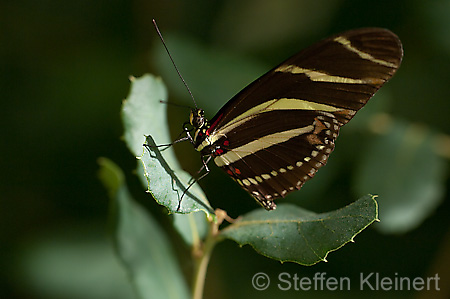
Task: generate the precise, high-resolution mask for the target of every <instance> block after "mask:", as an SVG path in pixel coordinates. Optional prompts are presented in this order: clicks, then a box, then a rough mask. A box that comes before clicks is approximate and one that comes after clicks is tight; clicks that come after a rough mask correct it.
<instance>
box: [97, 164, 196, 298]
mask: <svg viewBox="0 0 450 299" xmlns="http://www.w3.org/2000/svg"><path fill="white" fill-rule="evenodd" d="M99 163H100V166H101V168H100V178H101V179H102V181H103V183H104V184H105V186H106V188H107V189H108V190H115V192H114V193H113V192H110V196H111V206H112V213H111V218H112V219H111V220H112V222H113V224H114V231H113V233H114V234H113V237H114V244H115V248H116V251H117V254H118V255H119V257H120V259H121V260H122V262H123V264H124V266H125V268H126V269H127V270H128V273H129V277H130V280H131V281H132V284H133V285H134V288H135V290H136V293H137V294H138V297H139V298H189V292H188V288H187V286H186V283H185V281H184V279H183V276H182V273H181V270H180V268H179V266H178V264H177V262H176V257H175V254H174V253H173V250H172V247H171V246H170V243H169V242H168V240H167V238H166V236H165V233H164V231H163V230H162V229H161V228H160V227H159V225H158V224H157V223H156V222H155V220H153V219H152V217H151V216H150V215H149V214H148V213H147V212H146V211H145V210H144V209H143V208H142V207H141V206H140V205H139V204H138V203H136V202H135V201H134V200H133V198H132V197H131V195H130V193H129V191H128V189H127V187H126V185H125V181H124V179H123V178H124V176H123V174H122V172H121V171H120V168H119V167H117V166H116V165H115V164H114V163H113V162H112V161H110V160H107V159H104V158H103V159H101V160H99ZM113 177H116V178H115V179H111V178H113ZM105 178H109V179H106V180H105ZM113 184H114V185H113Z"/></svg>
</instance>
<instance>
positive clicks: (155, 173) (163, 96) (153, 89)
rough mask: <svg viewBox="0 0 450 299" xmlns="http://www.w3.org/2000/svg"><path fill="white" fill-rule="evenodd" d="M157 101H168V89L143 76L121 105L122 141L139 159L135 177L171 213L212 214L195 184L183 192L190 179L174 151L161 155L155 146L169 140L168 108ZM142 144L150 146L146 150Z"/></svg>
mask: <svg viewBox="0 0 450 299" xmlns="http://www.w3.org/2000/svg"><path fill="white" fill-rule="evenodd" d="M160 101H167V90H166V88H165V86H164V84H163V83H162V80H161V79H160V78H156V77H154V76H151V75H144V76H142V77H141V78H133V79H132V85H131V91H130V94H129V95H128V97H127V99H126V100H125V101H124V103H123V107H122V119H123V123H124V128H125V132H124V139H125V142H126V143H127V145H128V147H129V148H130V150H131V152H132V153H133V154H134V155H135V156H136V157H137V158H138V159H140V163H139V165H138V175H139V177H140V178H141V180H142V182H143V183H144V185H145V186H146V187H147V188H148V192H149V193H151V194H152V195H153V197H154V198H155V200H156V201H157V202H158V203H159V204H161V205H164V206H165V207H167V209H168V210H169V211H170V212H171V213H191V212H196V211H199V210H202V211H204V212H205V213H206V214H213V212H212V211H213V210H212V208H211V207H210V205H209V203H208V201H207V199H206V197H205V195H204V193H203V191H202V190H201V188H200V187H199V186H198V184H194V185H193V186H192V187H191V188H190V189H189V190H188V191H187V192H186V188H187V186H188V182H189V180H190V179H191V176H190V175H189V174H188V173H186V172H185V171H183V170H182V169H181V167H180V165H179V164H178V161H177V159H176V157H175V153H174V151H173V149H172V148H171V147H169V148H167V149H166V150H164V151H163V152H160V151H159V150H158V147H157V146H156V145H157V144H169V143H171V141H172V140H171V138H170V132H169V128H168V122H167V111H166V110H167V105H165V104H161V102H160ZM145 136H147V137H145ZM154 140H155V141H154ZM144 143H146V144H148V145H149V146H150V147H148V148H147V149H145V148H144V147H143V144H144ZM183 194H184V195H183Z"/></svg>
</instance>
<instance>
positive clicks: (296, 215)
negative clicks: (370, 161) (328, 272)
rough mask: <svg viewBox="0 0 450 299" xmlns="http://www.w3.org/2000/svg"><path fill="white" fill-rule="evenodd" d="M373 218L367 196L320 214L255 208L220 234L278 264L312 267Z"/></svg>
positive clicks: (283, 207)
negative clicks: (286, 262)
mask: <svg viewBox="0 0 450 299" xmlns="http://www.w3.org/2000/svg"><path fill="white" fill-rule="evenodd" d="M377 217H378V205H377V202H376V201H375V199H374V196H371V195H366V196H364V197H362V198H360V199H359V200H358V201H356V202H354V203H352V204H350V205H348V206H346V207H344V208H342V209H339V210H336V211H333V212H329V213H323V214H316V213H313V212H310V211H307V210H305V209H302V208H300V207H297V206H294V205H290V204H280V205H279V206H278V207H277V209H276V210H275V211H271V212H269V213H268V212H267V211H265V210H262V209H259V210H256V211H253V212H250V213H248V214H246V215H244V216H243V217H242V218H241V219H240V220H239V221H237V222H235V223H233V224H231V225H230V226H228V227H227V228H225V229H223V230H222V232H221V235H222V236H223V237H225V238H229V239H232V240H234V241H236V242H237V243H239V244H240V245H245V244H250V245H251V246H252V247H253V248H254V249H255V250H256V251H257V252H259V253H261V254H262V255H265V256H267V257H270V258H273V259H276V260H279V261H282V262H285V261H289V262H295V263H298V264H302V265H313V264H316V263H318V262H320V261H326V257H327V255H328V253H329V252H331V251H334V250H337V249H338V248H340V247H342V246H343V245H345V244H346V243H348V242H351V241H353V238H354V237H355V236H356V235H357V234H358V233H360V232H361V231H362V230H363V229H365V228H366V227H367V226H369V225H370V224H371V223H373V222H374V221H375V220H377Z"/></svg>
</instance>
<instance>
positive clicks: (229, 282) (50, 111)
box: [0, 0, 450, 298]
mask: <svg viewBox="0 0 450 299" xmlns="http://www.w3.org/2000/svg"><path fill="white" fill-rule="evenodd" d="M310 2H311V1H293V0H286V1H269V0H266V1H263V0H259V1H258V0H251V1H245V2H244V1H237V0H230V1H206V0H203V1H187V0H174V1H143V0H141V1H140V0H137V1H133V2H130V1H104V0H103V1H102V0H100V1H94V2H92V1H87V0H81V1H75V2H60V1H54V0H53V1H52V0H47V1H29V0H28V1H27V0H22V1H15V2H13V1H4V2H2V3H1V4H0V20H2V22H1V23H2V26H0V44H1V45H2V46H1V47H0V65H1V67H0V71H1V78H2V80H0V90H1V91H2V96H3V99H4V103H5V105H4V107H3V109H2V112H3V113H2V117H1V118H0V119H1V120H0V121H1V122H2V127H3V128H4V134H3V140H4V146H2V147H1V149H0V151H1V156H2V159H1V162H0V163H1V170H2V171H1V182H2V183H1V185H0V186H1V191H2V192H1V194H2V200H1V208H0V221H1V226H0V269H1V270H0V283H1V285H0V292H1V293H0V297H2V298H114V297H113V296H114V295H115V296H116V297H115V298H128V297H127V296H130V295H131V286H130V285H129V284H127V281H126V279H125V277H124V276H125V275H124V273H123V270H122V269H121V268H120V267H118V266H117V261H116V260H115V259H113V258H112V252H111V248H112V242H110V241H108V240H107V238H106V230H107V229H106V214H107V211H108V208H107V206H108V199H107V192H105V190H104V189H103V188H102V186H101V184H100V183H99V181H98V179H97V177H96V175H97V168H98V166H97V164H96V160H97V158H98V157H100V156H108V157H109V158H111V159H113V160H114V161H117V162H118V164H119V166H120V167H121V168H122V169H126V171H125V176H126V178H127V181H128V182H129V185H130V186H129V189H130V190H131V192H132V193H133V196H134V197H135V198H136V199H137V200H138V201H139V202H140V203H141V204H143V205H144V206H146V208H147V209H148V210H149V211H150V212H151V213H152V214H153V215H154V216H155V218H156V219H157V220H158V221H159V223H160V224H161V226H162V227H163V230H165V231H167V232H169V235H171V236H173V239H172V240H171V241H172V242H174V244H175V246H174V248H175V251H176V254H177V255H179V257H181V258H180V260H181V261H183V257H186V256H188V255H189V250H188V248H186V247H185V245H182V244H183V243H182V241H181V240H180V239H179V238H178V236H177V235H176V234H173V231H171V229H170V228H168V227H170V226H169V225H167V224H168V223H170V221H171V219H168V218H167V217H166V216H165V215H164V213H161V211H162V209H161V207H159V206H158V205H157V204H156V203H155V202H154V201H153V200H152V199H151V198H150V197H149V196H148V195H147V194H145V193H144V192H143V189H142V187H141V183H140V182H139V180H138V179H137V178H136V177H135V175H133V170H134V169H135V166H136V161H135V159H134V158H133V157H132V156H131V155H130V154H129V151H128V150H127V148H126V146H125V145H124V143H123V142H122V141H121V140H120V138H119V137H120V136H121V135H122V132H123V129H122V127H121V122H120V114H119V111H120V106H121V102H122V99H123V98H124V97H125V96H126V95H127V93H128V90H129V80H128V77H129V75H136V76H138V75H141V74H143V73H147V72H152V73H155V74H157V75H161V76H162V78H163V80H164V81H165V82H166V83H167V84H168V86H169V99H170V101H173V102H177V103H183V102H184V103H189V104H190V105H192V104H191V102H189V101H190V99H189V97H188V94H187V93H186V92H184V91H183V85H182V83H181V82H180V81H179V79H178V78H176V73H175V71H174V70H173V68H172V66H171V65H170V62H169V61H168V58H167V56H165V57H164V56H162V55H161V56H158V54H157V53H158V51H159V50H158V49H159V48H160V47H161V45H160V41H159V40H158V39H157V37H156V34H155V32H154V29H153V27H152V25H151V19H152V18H156V19H157V20H158V23H159V26H160V28H161V30H162V31H163V34H164V36H167V41H168V46H169V48H170V50H171V51H172V53H173V56H174V58H175V60H176V61H177V64H178V65H179V68H180V70H181V72H182V73H183V75H184V77H185V79H186V81H187V82H188V84H189V85H190V87H191V89H192V90H193V92H194V95H195V96H196V97H197V99H198V102H199V104H202V107H203V108H205V110H207V114H208V116H209V117H211V116H212V115H213V114H214V113H215V111H217V109H218V108H219V107H220V106H221V105H222V104H223V103H225V102H226V101H227V100H228V99H229V98H230V97H231V96H233V95H234V93H236V92H237V91H239V90H240V89H241V88H242V87H244V86H245V85H246V84H248V83H249V82H251V81H252V80H253V79H255V78H256V77H257V76H259V75H260V74H261V73H263V72H264V71H265V70H268V69H269V68H270V67H271V66H273V65H275V64H277V63H279V62H280V61H281V60H282V59H284V58H286V57H287V56H289V55H291V54H293V53H295V52H297V51H298V50H300V49H302V48H304V47H306V46H307V45H308V44H310V43H312V42H314V41H317V40H319V39H320V38H323V37H326V36H328V35H330V34H333V33H337V32H339V31H342V30H345V29H350V28H357V27H366V26H379V27H385V28H389V29H391V30H392V31H393V32H395V33H397V34H398V35H399V37H400V38H401V40H402V42H403V45H404V49H405V57H404V60H403V64H402V66H401V68H400V70H399V71H398V73H397V74H396V76H395V77H394V78H393V79H392V81H391V82H389V83H388V84H387V85H386V86H385V87H384V88H383V90H382V91H381V92H380V94H379V95H377V96H376V97H375V98H374V99H372V100H371V101H370V103H369V104H368V106H367V107H366V108H365V109H364V111H361V113H364V114H366V112H368V111H370V110H372V109H378V104H375V103H376V102H377V101H380V102H382V103H383V105H382V106H383V108H382V109H383V110H382V111H384V112H385V113H389V115H390V116H391V117H393V118H394V119H395V120H402V121H406V122H407V123H409V124H413V125H419V126H423V127H425V128H426V131H427V132H433V133H432V135H434V134H437V135H439V136H444V138H441V140H442V142H435V143H434V142H433V144H435V148H436V147H438V149H437V150H438V152H439V153H440V157H439V159H440V160H439V161H438V162H432V163H437V164H440V165H442V166H440V167H442V168H448V157H449V154H448V153H449V150H448V148H449V145H448V143H449V142H448V141H446V140H448V137H446V138H445V136H448V134H450V125H449V124H450V120H449V119H450V118H449V117H448V113H449V111H450V101H449V100H448V99H449V97H450V89H449V86H448V70H449V69H450V35H448V34H447V32H448V30H449V29H450V21H449V20H448V15H449V14H450V4H449V1H447V0H432V1H419V0H413V1H406V0H400V1H387V0H382V1H358V0H340V1H337V0H335V1H318V2H317V4H311V3H310ZM314 3H316V2H314ZM172 36H173V37H177V36H178V37H181V38H182V39H184V40H185V42H184V43H181V44H177V43H174V44H171V42H170V41H169V40H170V39H171V37H172ZM175 40H180V38H178V39H175ZM192 49H194V50H192ZM196 49H200V50H201V51H205V52H200V55H199V60H196V61H191V63H192V64H191V65H188V64H187V63H188V61H185V59H183V52H184V51H197V50H196ZM149 53H152V55H149ZM198 53H199V52H197V55H198ZM205 53H212V54H211V55H214V56H216V55H220V56H221V57H223V58H222V59H223V60H224V63H223V64H225V65H227V66H226V67H223V64H222V66H221V67H217V66H216V65H215V64H213V63H210V62H209V61H210V57H211V56H209V55H206V54H205ZM201 56H203V62H202V61H201V60H202V59H201V58H202V57H201ZM149 57H150V58H149ZM253 66H254V67H253ZM233 70H237V72H236V71H235V72H233ZM191 81H192V84H191V83H190V82H191ZM202 97H203V99H201V98H202ZM375 107H377V108H375ZM168 110H169V120H170V125H171V133H172V138H175V137H176V136H177V135H178V134H179V132H180V131H181V124H182V123H183V122H184V121H185V120H186V119H187V117H188V112H187V111H186V110H183V109H180V108H175V107H168ZM361 113H360V114H361ZM368 114H370V113H368ZM357 117H361V116H360V115H358V116H357ZM353 123H354V124H353ZM357 123H359V120H358V121H357V119H355V120H354V121H353V122H352V123H350V124H349V125H348V126H346V127H345V128H344V129H343V131H342V134H341V136H340V137H339V140H338V141H337V148H336V151H335V152H334V153H333V154H332V156H331V158H330V162H329V164H328V165H327V167H325V168H324V169H321V170H320V171H319V173H318V175H317V177H316V178H315V179H314V180H312V181H311V182H309V183H308V184H307V185H306V186H305V188H304V189H303V190H302V191H300V192H296V193H295V195H294V194H293V196H290V197H289V198H288V199H286V200H285V201H286V202H292V203H295V204H297V205H301V206H302V207H304V208H307V209H309V210H313V211H316V212H318V213H320V212H326V211H330V210H334V209H336V208H338V207H342V206H344V205H346V204H348V203H349V202H347V201H346V200H347V199H348V198H357V197H358V196H356V195H355V193H358V194H357V195H361V194H359V192H361V191H364V193H367V192H373V193H377V192H381V190H380V191H377V190H360V189H359V186H354V185H353V183H354V182H357V181H358V177H355V176H358V175H359V174H358V172H355V170H358V171H360V172H363V171H364V167H367V166H364V165H363V164H361V165H359V163H360V162H359V161H360V160H357V161H355V158H354V156H355V153H357V154H358V157H361V156H364V153H365V152H366V151H367V152H370V151H371V150H372V151H373V150H374V148H375V147H374V148H371V149H370V148H369V147H370V146H371V145H372V144H373V142H375V141H374V140H375V139H376V138H382V135H376V134H367V133H363V132H366V130H363V131H361V130H358V128H359V127H358V125H357ZM346 131H349V134H347V133H346ZM350 131H352V132H351V133H350ZM353 131H355V132H353ZM442 134H444V135H442ZM445 134H447V135H445ZM374 138H375V139H374ZM436 144H438V145H436ZM175 150H176V153H177V155H178V158H179V160H180V161H181V162H182V166H183V168H185V169H187V170H188V171H190V172H191V173H195V172H196V171H197V170H198V169H199V165H200V160H199V157H198V153H196V152H195V151H193V150H192V148H191V147H190V145H189V144H180V145H179V146H178V147H176V148H175ZM421 155H423V154H420V153H419V155H418V156H417V158H416V159H421ZM443 157H444V159H443ZM422 158H424V157H422ZM427 159H428V158H424V161H427ZM412 161H413V160H412ZM424 161H422V162H424ZM411 163H414V161H413V162H411ZM409 167H411V165H409ZM380 168H381V166H380ZM412 168H414V165H413V166H412ZM377 170H378V169H377ZM436 173H437V175H436ZM375 174H376V173H374V175H375ZM425 175H426V174H424V176H425ZM434 175H436V176H438V177H436V179H435V181H434V182H433V184H437V183H439V186H438V187H437V188H442V190H441V191H439V198H438V199H439V201H436V202H435V204H434V208H433V209H431V210H430V211H429V215H428V217H424V218H423V219H421V222H420V223H418V224H417V225H418V226H417V227H416V228H414V229H412V230H409V231H406V232H404V233H397V234H390V235H389V234H384V233H381V232H380V231H379V230H368V231H365V232H364V233H363V234H361V235H359V236H358V237H357V238H356V239H355V241H356V243H355V244H354V245H348V246H345V247H344V248H342V249H341V250H339V251H338V252H336V253H334V254H333V255H332V256H330V257H329V259H328V260H329V262H328V263H320V264H318V265H316V266H314V267H310V268H305V267H301V266H298V265H294V264H289V263H288V264H283V265H281V264H279V263H278V262H275V261H272V260H269V259H267V258H264V257H262V256H259V255H257V254H255V253H254V251H253V250H252V249H250V248H248V246H247V247H243V248H239V247H238V246H236V244H235V243H234V242H223V243H221V244H220V245H219V246H217V248H216V250H215V252H214V255H213V256H212V259H211V263H210V266H209V269H208V278H207V281H206V290H205V292H206V294H205V297H206V298H210V297H211V298H212V297H214V298H229V297H230V296H233V297H234V298H246V297H251V296H258V297H259V298H273V297H274V296H277V298H291V297H292V298H296V297H298V296H300V294H299V293H298V292H294V291H290V292H281V291H280V290H278V289H276V288H275V287H274V288H269V289H268V290H266V291H264V292H257V291H256V290H254V289H253V288H252V287H251V278H252V276H253V275H254V274H255V273H257V272H260V271H264V272H267V273H268V274H270V276H271V277H276V275H278V274H279V273H281V272H288V273H291V274H294V273H298V275H299V276H307V277H313V276H314V273H317V272H327V276H334V277H350V278H351V279H353V278H354V279H356V280H357V279H358V278H359V273H360V272H366V273H368V272H379V273H382V274H384V275H387V276H390V277H393V276H394V274H395V273H399V275H401V276H408V277H416V276H422V277H425V276H430V275H434V274H435V273H440V274H441V282H442V283H441V284H440V287H441V292H439V293H437V294H433V295H434V297H433V298H438V297H437V296H442V298H447V297H448V294H449V285H450V283H449V282H450V278H449V276H448V275H449V274H448V271H446V270H447V269H449V268H450V257H449V252H450V242H448V240H449V239H450V234H449V229H448V228H449V222H450V219H449V217H448V211H449V208H450V201H449V180H448V171H445V170H440V171H439V172H435V174H433V176H434ZM397 176H398V175H397ZM419 179H420V178H419ZM427 179H429V178H428V177H427ZM324 181H327V183H326V185H327V186H329V187H327V188H326V189H324V188H321V186H322V184H323V182H324ZM390 183H392V184H395V177H394V178H393V179H392V181H390V182H385V183H384V184H390ZM201 185H202V186H203V187H204V189H205V192H206V194H207V195H208V198H209V199H210V201H211V204H212V206H213V207H216V206H220V207H222V208H224V209H226V210H227V211H228V212H229V213H230V214H231V215H232V216H237V215H241V214H243V213H245V212H248V211H250V210H252V209H254V208H255V204H254V202H253V201H252V200H251V199H250V198H249V197H248V195H246V194H245V192H244V191H242V190H240V188H239V187H238V186H236V185H235V184H234V182H232V181H231V180H229V179H227V178H226V175H224V174H223V173H221V172H220V170H216V169H214V170H213V172H212V174H210V175H209V176H208V177H207V178H205V179H204V180H203V181H202V182H201ZM355 190H357V191H355ZM226 192H230V193H231V192H233V193H234V194H236V196H234V197H233V199H229V197H227V198H226V197H224V196H223V193H226ZM326 194H332V198H333V201H332V202H330V200H329V199H328V198H329V197H330V196H326ZM349 194H351V196H349ZM326 199H328V200H326ZM379 203H380V211H381V209H382V206H383V198H382V197H381V196H380V198H379ZM397 213H399V214H400V215H401V213H402V211H401V210H400V211H398V212H397ZM380 219H381V220H382V221H383V214H382V213H380ZM177 245H178V246H177ZM190 266H191V265H189V264H184V265H183V266H182V270H183V271H184V272H186V273H187V274H189V273H190V272H191V269H190ZM87 274H90V275H91V276H88V275H87ZM445 275H447V276H445ZM361 294H362V293H361V292H358V291H357V290H355V291H353V290H352V292H333V293H330V292H308V296H310V297H313V296H315V297H327V298H337V297H343V296H345V297H348V296H355V297H356V296H358V297H359V296H360V295H361ZM364 296H365V297H367V298H377V297H378V296H379V293H377V292H370V291H368V292H365V293H364ZM383 296H385V297H388V298H397V297H403V298H411V297H415V296H422V298H427V296H431V295H429V293H425V292H424V293H423V294H417V293H414V292H383Z"/></svg>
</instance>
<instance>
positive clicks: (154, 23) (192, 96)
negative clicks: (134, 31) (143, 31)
mask: <svg viewBox="0 0 450 299" xmlns="http://www.w3.org/2000/svg"><path fill="white" fill-rule="evenodd" d="M153 26H155V29H156V32H157V33H158V36H159V38H160V39H161V42H162V43H163V45H164V48H165V49H166V52H167V55H169V58H170V61H172V64H173V66H174V67H175V70H176V71H177V73H178V76H179V77H180V79H181V81H183V84H184V86H186V89H187V91H188V92H189V94H190V95H191V98H192V101H194V105H195V108H197V103H196V102H195V99H194V95H193V94H192V92H191V90H190V89H189V86H188V85H187V83H186V81H185V80H184V79H183V76H181V73H180V71H179V70H178V67H177V65H176V64H175V61H174V60H173V58H172V55H170V52H169V49H168V48H167V46H166V42H165V41H164V38H163V36H162V34H161V31H159V28H158V25H157V24H156V21H155V19H153Z"/></svg>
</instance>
